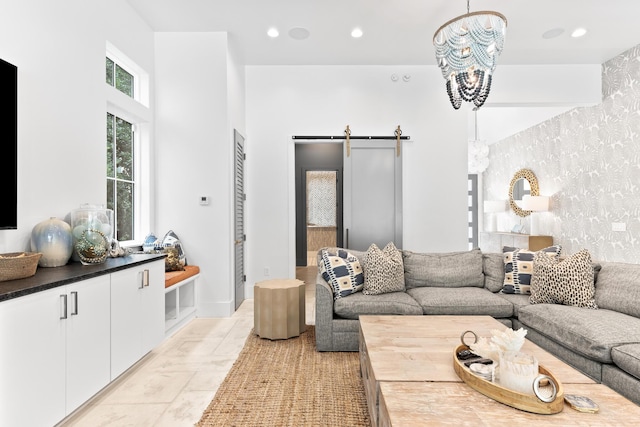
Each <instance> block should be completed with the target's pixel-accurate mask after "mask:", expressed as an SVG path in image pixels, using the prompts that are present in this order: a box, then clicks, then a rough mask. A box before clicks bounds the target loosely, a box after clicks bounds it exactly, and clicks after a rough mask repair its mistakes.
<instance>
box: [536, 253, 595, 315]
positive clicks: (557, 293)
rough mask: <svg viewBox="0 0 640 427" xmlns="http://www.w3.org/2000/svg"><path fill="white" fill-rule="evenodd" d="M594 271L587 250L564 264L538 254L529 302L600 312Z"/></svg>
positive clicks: (573, 256) (571, 257)
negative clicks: (592, 309)
mask: <svg viewBox="0 0 640 427" xmlns="http://www.w3.org/2000/svg"><path fill="white" fill-rule="evenodd" d="M593 271H594V268H593V264H592V263H591V255H590V254H589V251H587V250H586V249H583V250H581V251H580V252H577V253H575V254H573V255H571V256H570V257H569V258H567V259H564V260H562V261H558V260H556V259H551V258H549V257H547V256H544V255H541V254H536V256H535V257H534V259H533V279H532V281H531V296H530V297H529V302H530V303H531V304H564V305H573V306H576V307H585V308H598V306H597V305H596V302H595V299H594V296H595V291H596V289H595V286H594V280H593V275H594V273H593Z"/></svg>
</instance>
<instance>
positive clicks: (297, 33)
mask: <svg viewBox="0 0 640 427" xmlns="http://www.w3.org/2000/svg"><path fill="white" fill-rule="evenodd" d="M310 34H311V33H310V32H309V30H307V29H306V28H301V27H296V28H292V29H290V30H289V37H291V38H292V39H295V40H304V39H307V38H309V35H310Z"/></svg>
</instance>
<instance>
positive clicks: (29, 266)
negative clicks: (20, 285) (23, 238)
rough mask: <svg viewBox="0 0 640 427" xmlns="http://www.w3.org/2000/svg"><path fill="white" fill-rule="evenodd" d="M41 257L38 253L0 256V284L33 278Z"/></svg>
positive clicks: (14, 253)
mask: <svg viewBox="0 0 640 427" xmlns="http://www.w3.org/2000/svg"><path fill="white" fill-rule="evenodd" d="M41 256H42V254H41V253H40V252H12V253H7V254H0V282H4V281H6V280H16V279H24V278H25V277H31V276H33V275H34V274H36V270H37V268H38V261H39V260H40V257H41Z"/></svg>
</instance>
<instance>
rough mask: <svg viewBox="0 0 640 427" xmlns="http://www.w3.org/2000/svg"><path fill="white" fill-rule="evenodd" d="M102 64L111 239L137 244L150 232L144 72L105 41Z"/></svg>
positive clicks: (148, 123)
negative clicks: (112, 236)
mask: <svg viewBox="0 0 640 427" xmlns="http://www.w3.org/2000/svg"><path fill="white" fill-rule="evenodd" d="M105 64H106V67H105V81H106V84H107V85H108V86H110V87H111V89H109V88H108V89H107V108H106V126H107V129H106V130H107V132H106V134H107V140H106V160H107V168H106V169H107V174H106V196H107V208H109V209H112V210H113V212H114V220H115V235H114V237H115V238H116V239H117V240H118V241H119V242H121V243H122V242H125V245H127V244H128V245H133V244H139V243H140V242H141V240H142V239H143V238H144V236H145V235H146V234H147V233H149V232H150V230H151V224H150V218H151V202H150V197H149V194H151V182H150V181H151V180H150V176H151V173H150V170H149V169H150V161H149V159H150V158H151V157H150V149H149V144H150V141H149V135H150V131H149V130H150V129H151V125H152V124H151V117H152V115H151V111H150V109H149V87H148V86H149V76H148V74H147V73H145V72H144V70H143V69H141V68H140V67H139V66H138V65H137V64H136V63H134V62H133V61H131V60H130V59H129V58H128V57H127V56H126V55H124V54H123V53H122V52H120V51H119V50H118V49H116V48H115V47H114V46H112V45H111V44H109V43H107V52H106V57H105ZM122 94H124V95H126V96H123V95H122Z"/></svg>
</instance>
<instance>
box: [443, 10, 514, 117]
mask: <svg viewBox="0 0 640 427" xmlns="http://www.w3.org/2000/svg"><path fill="white" fill-rule="evenodd" d="M506 32H507V18H505V17H504V15H502V14H500V13H498V12H492V11H482V12H473V13H469V0H467V13H466V14H465V15H461V16H458V17H457V18H454V19H452V20H450V21H448V22H447V23H445V24H444V25H443V26H441V27H440V28H438V31H436V33H435V34H434V36H433V44H434V46H435V48H436V60H437V61H438V66H439V67H440V68H441V69H442V76H443V77H444V78H445V80H447V93H448V94H449V100H450V101H451V105H453V108H455V109H456V110H457V109H459V108H460V105H462V101H466V102H473V104H474V105H475V109H477V108H479V107H481V106H482V105H483V104H484V102H485V101H486V100H487V96H489V90H491V75H492V74H493V70H495V68H496V60H497V59H498V56H500V53H501V52H502V48H503V47H504V37H505V34H506Z"/></svg>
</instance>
